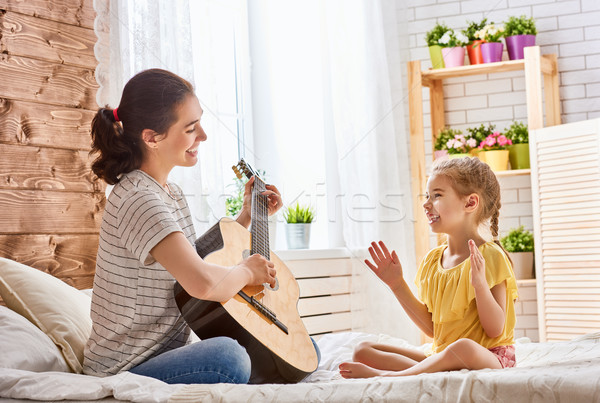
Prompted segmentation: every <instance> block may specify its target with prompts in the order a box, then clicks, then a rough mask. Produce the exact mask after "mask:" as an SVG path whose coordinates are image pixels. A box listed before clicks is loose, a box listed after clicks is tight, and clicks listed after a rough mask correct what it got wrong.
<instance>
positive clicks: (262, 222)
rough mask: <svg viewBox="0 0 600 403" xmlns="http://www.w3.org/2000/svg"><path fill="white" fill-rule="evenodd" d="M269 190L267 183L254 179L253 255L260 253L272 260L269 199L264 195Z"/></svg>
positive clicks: (251, 230) (251, 231)
mask: <svg viewBox="0 0 600 403" xmlns="http://www.w3.org/2000/svg"><path fill="white" fill-rule="evenodd" d="M266 189H267V188H266V187H265V183H264V182H263V181H262V180H261V179H259V178H255V179H254V187H253V188H252V228H251V229H250V233H251V235H252V250H251V251H250V252H251V253H252V254H254V253H258V254H259V255H261V256H264V257H265V258H267V260H270V259H271V253H270V252H269V208H268V198H267V196H264V195H262V194H261V193H262V192H264V191H265V190H266Z"/></svg>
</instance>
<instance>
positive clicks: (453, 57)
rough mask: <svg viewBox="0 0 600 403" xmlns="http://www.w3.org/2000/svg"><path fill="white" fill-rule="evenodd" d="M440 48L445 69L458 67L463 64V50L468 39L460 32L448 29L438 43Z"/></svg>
mask: <svg viewBox="0 0 600 403" xmlns="http://www.w3.org/2000/svg"><path fill="white" fill-rule="evenodd" d="M438 43H439V44H440V46H441V47H442V57H443V58H444V66H445V67H458V66H463V65H464V64H465V48H464V46H466V45H467V43H469V39H468V38H467V37H466V36H465V34H463V33H462V32H460V31H455V30H453V29H449V30H448V31H446V32H444V35H442V37H441V38H440V40H439V41H438Z"/></svg>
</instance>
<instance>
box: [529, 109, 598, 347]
mask: <svg viewBox="0 0 600 403" xmlns="http://www.w3.org/2000/svg"><path fill="white" fill-rule="evenodd" d="M529 145H530V154H531V190H532V196H533V212H534V214H533V216H534V236H535V264H536V277H537V290H538V291H537V294H538V315H539V331H540V341H558V340H566V339H571V338H573V337H575V336H577V335H581V334H585V333H589V332H594V331H600V119H594V120H587V121H582V122H576V123H570V124H564V125H558V126H552V127H547V128H543V129H538V130H532V131H531V133H530V139H529Z"/></svg>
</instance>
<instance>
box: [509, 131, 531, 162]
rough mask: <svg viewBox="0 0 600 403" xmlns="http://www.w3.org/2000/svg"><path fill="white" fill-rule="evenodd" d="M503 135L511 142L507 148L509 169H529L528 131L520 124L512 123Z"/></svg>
mask: <svg viewBox="0 0 600 403" xmlns="http://www.w3.org/2000/svg"><path fill="white" fill-rule="evenodd" d="M504 135H505V136H506V137H507V138H508V139H509V140H510V141H511V142H512V144H511V145H510V146H508V158H509V160H510V168H511V169H529V130H528V129H527V125H526V124H524V123H522V122H513V123H512V124H511V125H510V126H509V127H508V129H506V131H505V132H504Z"/></svg>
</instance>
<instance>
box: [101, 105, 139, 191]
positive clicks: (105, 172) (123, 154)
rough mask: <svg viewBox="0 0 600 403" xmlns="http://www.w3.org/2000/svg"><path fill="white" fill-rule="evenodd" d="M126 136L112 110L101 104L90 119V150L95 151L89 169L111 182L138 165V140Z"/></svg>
mask: <svg viewBox="0 0 600 403" xmlns="http://www.w3.org/2000/svg"><path fill="white" fill-rule="evenodd" d="M136 140H137V139H135V138H132V139H129V138H127V136H126V135H125V133H124V131H123V126H122V125H121V124H120V123H119V122H116V121H115V114H114V113H113V110H112V109H110V108H108V106H107V107H106V108H100V109H98V112H97V113H96V116H94V119H93V120H92V150H91V151H90V154H96V158H95V160H94V162H93V163H92V171H94V173H95V174H96V175H97V176H98V177H99V178H101V179H103V180H104V181H106V183H108V184H110V185H114V184H115V183H117V182H118V181H119V176H120V175H121V174H123V173H126V172H131V171H133V170H134V169H136V168H139V166H140V164H141V162H142V155H143V154H142V148H141V144H139V143H140V142H139V141H136Z"/></svg>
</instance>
